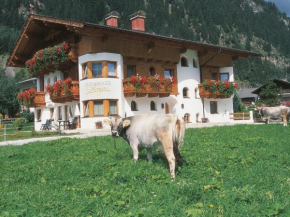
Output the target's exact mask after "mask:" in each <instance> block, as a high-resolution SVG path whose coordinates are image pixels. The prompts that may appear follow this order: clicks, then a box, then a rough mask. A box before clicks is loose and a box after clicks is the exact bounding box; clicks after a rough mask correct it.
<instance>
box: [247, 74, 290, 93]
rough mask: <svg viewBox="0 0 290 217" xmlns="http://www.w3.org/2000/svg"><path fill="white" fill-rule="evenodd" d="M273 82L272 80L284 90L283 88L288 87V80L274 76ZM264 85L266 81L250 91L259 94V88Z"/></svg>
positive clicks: (289, 87)
mask: <svg viewBox="0 0 290 217" xmlns="http://www.w3.org/2000/svg"><path fill="white" fill-rule="evenodd" d="M273 82H274V83H275V84H277V86H278V87H281V88H282V90H284V89H290V82H288V81H285V80H282V79H280V78H274V79H273ZM266 85H267V83H266V84H264V85H262V86H260V87H258V88H256V89H255V90H254V91H252V93H253V94H259V93H260V92H261V90H262V89H263V88H264V87H265V86H266Z"/></svg>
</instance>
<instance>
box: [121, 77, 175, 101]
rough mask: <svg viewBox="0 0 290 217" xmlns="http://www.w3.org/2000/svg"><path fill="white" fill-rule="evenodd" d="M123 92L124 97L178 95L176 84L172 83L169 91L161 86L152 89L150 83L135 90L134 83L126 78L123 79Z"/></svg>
mask: <svg viewBox="0 0 290 217" xmlns="http://www.w3.org/2000/svg"><path fill="white" fill-rule="evenodd" d="M123 92H124V96H125V97H133V96H136V97H145V96H148V97H149V98H150V97H160V98H161V97H168V96H170V95H178V88H177V84H173V85H172V89H171V91H168V90H166V89H165V88H164V87H163V86H161V87H160V88H158V89H154V88H152V87H151V85H150V84H145V85H144V86H142V87H141V88H140V89H139V90H136V88H135V86H134V84H133V83H132V82H131V81H128V80H126V79H124V80H123Z"/></svg>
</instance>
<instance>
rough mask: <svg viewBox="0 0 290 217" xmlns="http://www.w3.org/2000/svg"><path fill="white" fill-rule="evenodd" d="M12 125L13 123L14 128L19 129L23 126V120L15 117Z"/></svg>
mask: <svg viewBox="0 0 290 217" xmlns="http://www.w3.org/2000/svg"><path fill="white" fill-rule="evenodd" d="M13 125H14V127H15V129H16V130H21V129H22V127H23V122H22V120H21V119H20V118H17V119H15V121H14V123H13Z"/></svg>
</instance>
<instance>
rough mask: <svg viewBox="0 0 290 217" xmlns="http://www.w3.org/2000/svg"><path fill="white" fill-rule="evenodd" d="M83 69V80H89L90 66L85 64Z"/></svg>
mask: <svg viewBox="0 0 290 217" xmlns="http://www.w3.org/2000/svg"><path fill="white" fill-rule="evenodd" d="M82 69H83V78H87V77H88V65H87V64H86V63H85V64H83V65H82Z"/></svg>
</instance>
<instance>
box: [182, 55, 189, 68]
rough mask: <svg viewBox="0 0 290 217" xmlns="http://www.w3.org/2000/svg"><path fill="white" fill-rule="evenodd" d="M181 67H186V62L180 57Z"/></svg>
mask: <svg viewBox="0 0 290 217" xmlns="http://www.w3.org/2000/svg"><path fill="white" fill-rule="evenodd" d="M181 66H182V67H188V62H187V59H186V58H185V57H181Z"/></svg>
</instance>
